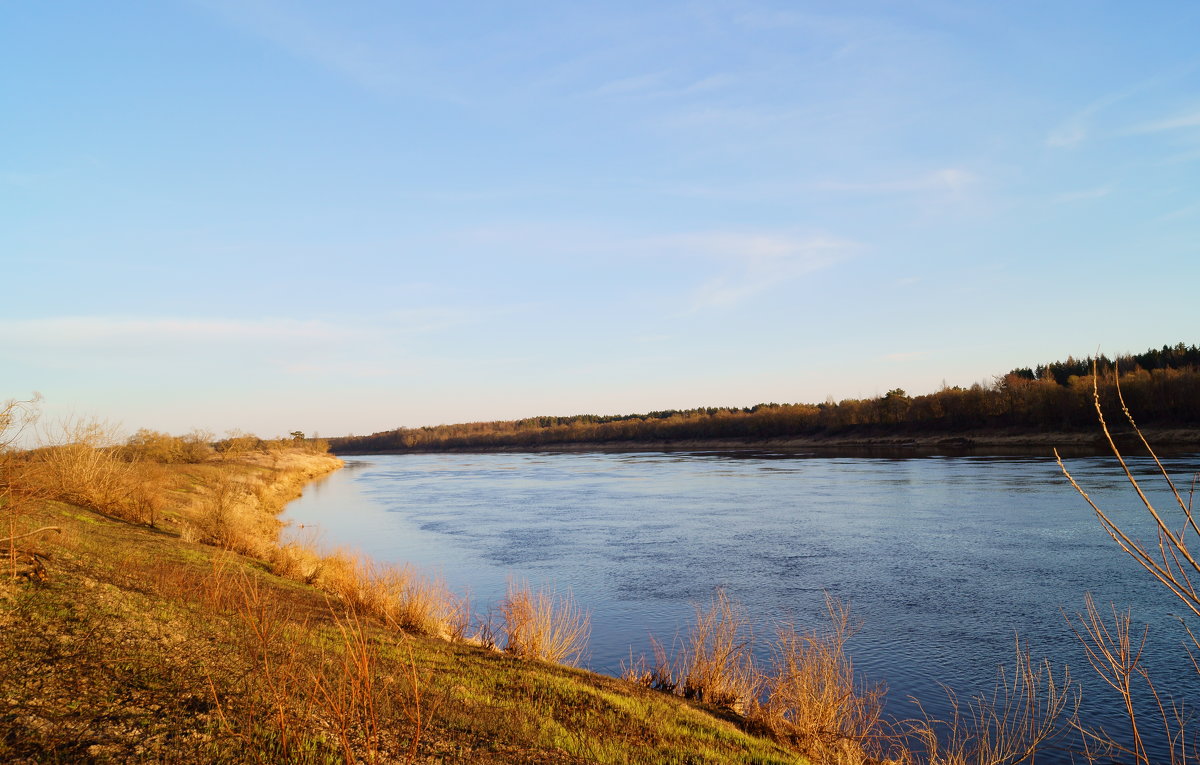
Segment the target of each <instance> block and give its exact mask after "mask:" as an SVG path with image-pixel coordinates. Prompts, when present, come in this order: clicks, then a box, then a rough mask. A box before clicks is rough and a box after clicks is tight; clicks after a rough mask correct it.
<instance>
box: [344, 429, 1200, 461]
mask: <svg viewBox="0 0 1200 765" xmlns="http://www.w3.org/2000/svg"><path fill="white" fill-rule="evenodd" d="M1114 431H1115V432H1114V438H1116V440H1117V442H1118V445H1119V446H1120V447H1121V448H1122V449H1126V448H1128V449H1131V450H1132V453H1136V449H1137V447H1138V443H1137V437H1136V435H1134V434H1133V433H1132V432H1128V431H1116V429H1114ZM1143 433H1144V435H1145V436H1146V440H1147V441H1149V442H1150V443H1151V444H1154V446H1155V449H1165V450H1167V451H1181V450H1182V451H1190V450H1194V449H1200V429H1196V428H1162V427H1149V428H1143ZM1052 449H1059V450H1060V451H1066V452H1070V453H1072V454H1095V453H1107V452H1109V451H1110V449H1109V445H1108V442H1107V441H1106V440H1105V439H1104V436H1103V434H1100V433H1098V432H1097V431H1096V429H1095V428H1092V429H1090V430H1087V431H1082V430H1081V431H1041V432H1038V431H1022V430H1019V429H1013V430H995V431H976V432H971V433H947V432H944V431H943V432H922V433H897V432H895V431H890V432H889V431H885V430H882V429H872V430H860V431H854V432H843V433H836V434H821V435H812V436H789V437H786V438H761V439H754V438H724V439H715V438H709V439H677V440H676V439H672V440H666V439H658V440H646V441H634V440H623V441H564V442H555V443H541V444H538V443H527V444H511V445H508V444H471V445H461V446H459V445H455V446H450V445H438V446H432V447H431V446H428V445H425V446H420V447H412V448H407V449H377V450H363V451H356V450H351V449H346V448H340V449H339V448H336V447H335V448H334V450H333V451H334V452H335V453H337V454H346V455H353V454H435V453H441V452H450V453H522V452H561V453H569V452H634V451H637V452H641V451H655V452H670V451H719V452H734V451H747V450H748V451H764V450H765V451H784V452H798V451H822V452H827V451H842V450H845V451H850V452H855V453H862V452H863V451H869V452H893V451H901V452H914V453H932V454H940V453H945V454H980V455H987V454H997V455H1014V454H1033V455H1041V454H1050V453H1051V450H1052Z"/></svg>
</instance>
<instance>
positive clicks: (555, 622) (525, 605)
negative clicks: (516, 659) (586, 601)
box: [500, 581, 591, 664]
mask: <svg viewBox="0 0 1200 765" xmlns="http://www.w3.org/2000/svg"><path fill="white" fill-rule="evenodd" d="M500 614H501V616H502V618H503V620H504V629H505V635H506V642H505V650H506V651H508V652H509V653H512V654H514V655H516V656H520V657H522V658H527V659H540V660H542V661H552V662H559V663H564V664H574V663H575V662H577V661H579V659H580V658H581V657H582V655H583V652H584V651H585V650H586V649H587V641H588V636H589V635H590V634H591V615H590V614H588V612H587V611H586V610H584V609H583V608H581V607H580V606H579V605H578V604H576V603H575V599H574V598H573V597H572V596H571V595H570V594H569V593H567V594H562V595H560V594H558V593H556V592H555V591H554V590H552V589H540V590H536V591H535V590H532V589H530V587H529V584H528V583H527V582H520V583H518V582H515V581H510V582H509V583H508V594H507V595H506V596H505V598H504V600H503V601H502V602H501V603H500Z"/></svg>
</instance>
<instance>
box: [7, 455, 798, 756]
mask: <svg viewBox="0 0 1200 765" xmlns="http://www.w3.org/2000/svg"><path fill="white" fill-rule="evenodd" d="M328 467H329V465H328V464H326V465H325V466H324V467H322V466H321V465H315V466H314V465H312V464H307V465H301V466H299V467H294V468H293V469H292V470H280V469H277V468H274V467H271V466H269V465H266V464H261V463H260V464H258V465H251V464H249V463H246V462H229V463H221V464H213V465H204V466H180V467H177V468H171V471H172V477H171V480H170V481H169V482H168V483H167V487H166V488H165V489H164V491H166V492H167V493H169V495H170V498H171V501H170V503H169V508H168V510H167V513H166V518H165V519H164V520H163V521H162V522H160V523H159V524H158V525H159V526H160V528H158V529H154V528H147V527H145V526H139V525H135V524H130V523H126V522H124V521H120V520H116V519H112V518H108V517H105V516H103V515H101V514H98V513H96V512H93V511H90V510H86V509H83V508H80V507H75V506H71V505H64V504H61V503H54V502H50V503H44V504H42V505H41V506H39V507H38V508H37V509H36V510H30V511H27V512H26V513H25V514H24V515H23V516H22V517H21V518H20V526H21V527H22V528H34V527H37V526H41V525H47V524H51V525H57V526H60V527H61V528H62V533H61V534H59V535H49V536H47V535H42V536H40V537H38V538H37V541H35V542H31V543H29V544H28V545H27V546H26V549H27V550H28V549H36V550H38V551H40V552H42V553H44V554H45V555H47V556H49V557H48V560H47V561H46V568H47V574H48V578H47V581H45V582H43V583H29V582H24V581H12V580H10V579H8V578H7V577H4V578H3V579H2V580H0V630H3V633H2V638H3V639H2V640H0V760H3V761H8V762H23V761H28V762H55V761H61V762H79V761H89V760H90V761H169V762H221V761H225V762H254V761H258V762H281V761H295V762H344V761H346V760H347V759H349V758H348V757H347V756H346V755H345V753H346V752H352V753H353V754H352V755H351V756H353V757H356V758H361V760H362V761H380V762H395V761H399V762H404V761H418V762H591V761H600V762H646V763H653V762H664V763H666V762H671V763H686V762H706V763H707V762H753V763H787V762H796V761H798V760H797V758H796V756H795V755H793V754H790V753H788V752H787V751H785V750H784V749H782V748H780V747H779V746H778V745H776V744H774V743H772V742H770V741H768V740H766V739H762V738H757V737H754V736H751V735H748V734H747V733H745V732H744V731H743V730H742V729H741V728H739V726H738V724H737V722H736V720H733V719H731V718H730V717H729V716H727V715H725V713H722V712H720V711H719V710H715V709H709V708H705V707H703V706H702V705H698V704H695V703H692V702H688V701H684V700H682V699H679V698H676V697H672V696H667V695H665V694H662V693H658V692H654V691H649V690H646V689H642V688H638V687H636V686H633V685H631V684H629V683H626V682H624V681H621V680H617V679H613V678H609V677H604V676H600V675H595V674H592V673H589V672H584V671H581V670H576V669H571V668H567V667H562V666H557V665H551V664H545V663H540V662H527V661H521V660H518V659H515V658H513V657H511V656H508V655H505V654H501V653H497V652H494V651H488V650H485V649H482V648H477V647H473V646H470V645H464V644H455V643H449V642H445V641H441V640H437V639H433V638H426V637H421V636H417V635H408V634H404V633H401V632H398V631H394V630H385V629H383V628H381V627H378V626H376V625H368V624H363V623H359V622H357V620H355V619H353V618H352V617H351V616H348V615H347V613H346V611H345V609H344V608H342V607H341V606H340V605H339V604H338V603H337V602H333V601H331V600H330V598H329V596H327V595H325V594H324V593H322V592H320V591H318V590H316V589H315V588H313V587H309V586H306V585H302V584H297V583H295V582H292V581H289V580H286V579H283V578H280V577H278V576H275V575H273V574H271V573H270V572H269V571H268V570H267V568H268V567H267V566H266V564H264V563H262V562H261V561H258V560H255V559H253V558H248V557H243V556H239V555H235V554H233V553H229V552H224V551H220V550H218V549H216V548H213V547H206V546H203V545H200V544H196V543H189V542H185V541H183V540H182V539H181V537H180V534H179V529H180V528H182V527H183V526H184V525H185V524H186V521H187V519H189V518H190V517H193V516H194V515H195V514H197V513H199V512H201V510H202V508H203V506H204V501H205V497H206V496H207V492H208V489H207V487H208V485H209V484H210V483H211V482H213V481H214V480H218V479H219V478H220V477H221V476H226V477H227V476H228V475H230V474H238V475H241V476H242V477H245V476H248V475H251V474H254V475H257V476H259V477H260V478H263V479H265V481H266V486H267V487H268V488H269V489H271V490H272V491H273V492H274V494H275V495H276V496H277V498H278V499H279V500H280V501H282V500H285V499H287V498H288V497H290V496H294V494H295V493H296V492H297V490H298V489H297V487H298V486H300V485H302V483H303V481H304V480H306V479H308V478H311V476H312V475H314V474H317V473H319V472H321V471H322V470H325V469H328ZM347 646H349V648H347ZM418 731H419V733H418ZM414 739H416V747H415V750H414V748H413V745H414Z"/></svg>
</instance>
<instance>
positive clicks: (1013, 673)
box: [899, 643, 1080, 765]
mask: <svg viewBox="0 0 1200 765" xmlns="http://www.w3.org/2000/svg"><path fill="white" fill-rule="evenodd" d="M947 693H948V695H949V700H950V714H949V716H948V717H946V718H936V717H933V716H930V715H927V714H924V713H922V715H921V717H920V718H919V719H915V720H909V721H906V722H904V723H902V724H901V725H900V726H899V727H900V730H901V733H900V734H899V735H900V738H901V739H902V740H903V741H904V743H905V745H906V747H907V750H908V753H909V758H910V759H911V760H913V761H915V762H928V763H939V764H940V763H945V764H946V765H960V764H961V765H1017V763H1032V762H1035V761H1036V760H1037V758H1038V755H1039V754H1044V753H1045V752H1046V751H1047V750H1048V749H1050V748H1052V747H1053V746H1055V744H1056V742H1058V741H1059V740H1061V739H1063V738H1064V737H1065V736H1066V735H1067V734H1068V733H1069V732H1070V731H1071V730H1074V729H1076V728H1077V727H1078V724H1077V720H1078V717H1077V714H1076V713H1077V711H1078V707H1079V700H1080V696H1079V690H1078V688H1077V687H1076V686H1074V685H1073V684H1072V682H1071V675H1070V672H1069V671H1068V670H1067V669H1066V668H1065V667H1064V668H1063V670H1062V672H1061V673H1059V675H1058V676H1057V677H1056V676H1055V674H1054V669H1053V667H1051V665H1050V663H1049V662H1048V661H1046V662H1040V663H1039V662H1035V661H1034V660H1033V659H1032V657H1031V656H1030V654H1029V651H1028V649H1027V648H1025V647H1024V646H1022V645H1021V644H1020V643H1018V644H1017V646H1016V659H1015V661H1014V663H1013V667H1012V669H1011V670H1005V668H1004V667H1001V668H1000V670H999V673H998V677H997V679H996V684H995V686H994V687H993V689H992V691H991V692H990V693H980V694H977V695H975V696H973V697H971V698H969V699H967V700H966V701H963V700H961V699H959V698H958V696H957V695H955V694H954V693H953V692H952V691H949V690H948V691H947Z"/></svg>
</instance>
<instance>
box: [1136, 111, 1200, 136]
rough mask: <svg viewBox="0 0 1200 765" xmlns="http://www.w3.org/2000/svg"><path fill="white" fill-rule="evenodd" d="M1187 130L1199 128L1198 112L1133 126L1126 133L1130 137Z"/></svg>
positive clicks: (1199, 116) (1199, 118)
mask: <svg viewBox="0 0 1200 765" xmlns="http://www.w3.org/2000/svg"><path fill="white" fill-rule="evenodd" d="M1189 128H1200V111H1196V112H1191V113H1188V114H1180V115H1177V116H1175V117H1170V118H1167V119H1162V120H1155V121H1153V122H1143V123H1142V124H1140V125H1134V126H1133V127H1131V128H1129V130H1127V131H1126V132H1127V133H1129V134H1131V135H1139V134H1145V133H1165V132H1169V131H1173V130H1186V129H1189Z"/></svg>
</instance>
